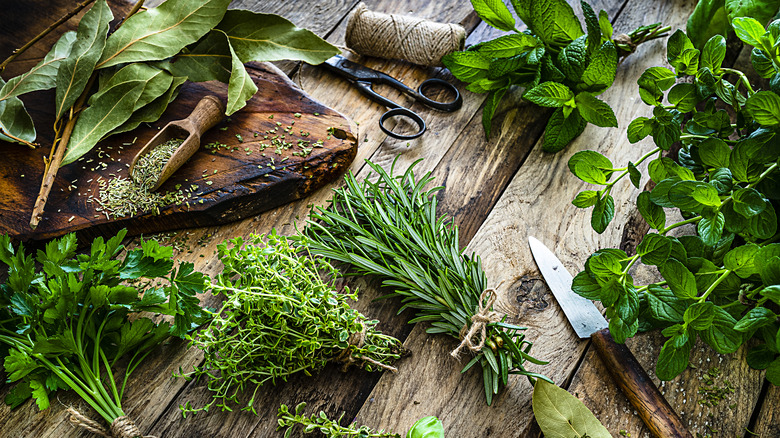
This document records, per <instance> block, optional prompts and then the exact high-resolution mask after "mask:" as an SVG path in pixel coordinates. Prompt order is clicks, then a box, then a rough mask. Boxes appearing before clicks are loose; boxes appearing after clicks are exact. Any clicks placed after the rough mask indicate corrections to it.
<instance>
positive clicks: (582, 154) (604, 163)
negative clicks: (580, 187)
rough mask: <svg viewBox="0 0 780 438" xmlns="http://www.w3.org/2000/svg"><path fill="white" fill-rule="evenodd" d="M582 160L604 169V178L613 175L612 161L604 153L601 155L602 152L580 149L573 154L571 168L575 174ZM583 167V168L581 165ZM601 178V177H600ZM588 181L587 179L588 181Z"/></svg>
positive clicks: (570, 162)
mask: <svg viewBox="0 0 780 438" xmlns="http://www.w3.org/2000/svg"><path fill="white" fill-rule="evenodd" d="M580 162H583V163H585V164H587V165H589V166H591V167H595V168H596V169H599V170H601V171H602V173H603V174H604V175H603V179H609V177H610V176H611V175H612V168H613V166H612V162H611V161H609V158H607V157H605V156H604V155H601V154H600V153H598V152H596V151H589V150H585V151H579V152H577V153H576V154H574V155H572V157H571V158H569V163H568V166H569V170H570V171H571V173H573V174H575V175H576V174H577V165H578V164H580ZM581 168H583V167H582V166H581ZM598 179H601V178H598ZM586 182H587V181H586Z"/></svg>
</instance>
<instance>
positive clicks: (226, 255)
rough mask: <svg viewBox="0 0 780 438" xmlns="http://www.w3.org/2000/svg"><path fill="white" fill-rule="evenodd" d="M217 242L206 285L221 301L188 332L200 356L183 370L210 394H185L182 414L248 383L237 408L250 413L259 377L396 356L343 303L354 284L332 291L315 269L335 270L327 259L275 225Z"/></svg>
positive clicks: (222, 401) (397, 347)
mask: <svg viewBox="0 0 780 438" xmlns="http://www.w3.org/2000/svg"><path fill="white" fill-rule="evenodd" d="M228 243H231V244H232V246H230V247H228ZM299 243H301V241H300V240H299ZM217 248H218V254H219V259H220V260H221V261H222V263H223V264H224V265H225V267H224V270H223V272H222V273H221V274H220V275H219V276H218V277H217V278H216V280H215V282H214V284H213V285H212V290H213V291H215V292H218V293H222V294H224V295H225V302H224V304H223V305H222V308H221V309H220V310H219V312H217V313H216V315H215V317H214V319H213V320H212V321H211V323H210V324H209V325H208V326H207V327H205V328H204V329H202V330H200V331H199V332H197V333H196V334H194V335H193V336H192V337H191V345H195V346H196V347H198V348H200V349H201V350H203V351H204V353H205V360H204V363H203V365H201V366H199V367H195V370H194V371H193V372H192V373H190V374H189V375H187V376H185V377H187V378H188V379H194V378H204V379H206V380H208V389H209V390H211V391H212V392H214V395H213V398H212V400H211V401H210V402H209V403H208V404H207V405H206V406H204V407H202V408H194V407H192V406H191V404H190V403H189V402H187V403H186V405H185V406H182V407H181V410H182V412H183V414H185V415H186V414H187V413H190V412H198V411H208V409H209V408H210V407H211V406H213V405H214V404H216V405H217V406H219V407H221V408H222V410H231V408H230V405H231V404H233V403H237V402H238V396H239V394H240V393H241V392H242V391H243V390H244V389H245V388H252V387H254V389H253V393H252V398H251V399H250V400H249V401H248V402H247V404H246V406H245V407H243V408H242V409H243V410H245V411H250V412H253V413H255V414H256V411H255V408H254V401H255V397H256V395H257V392H258V391H259V389H260V387H261V386H262V385H263V384H265V383H267V382H271V383H272V384H275V383H276V382H277V381H278V380H282V381H286V380H287V377H288V376H290V375H292V374H295V373H299V372H303V373H305V374H306V375H311V374H312V373H314V372H316V371H319V370H321V369H322V368H323V367H324V366H325V365H326V364H327V363H329V362H338V363H343V364H344V365H345V368H346V366H348V365H350V364H355V365H357V366H360V367H362V368H364V369H365V370H367V371H381V370H384V369H392V370H395V369H394V368H392V367H391V366H390V364H392V363H393V362H395V360H397V359H399V358H400V357H401V352H402V351H403V345H402V344H401V342H400V341H399V340H398V339H396V338H393V337H391V336H388V335H385V334H382V333H381V332H379V331H378V330H377V329H376V325H377V323H378V321H375V320H369V319H367V318H366V317H365V316H363V315H362V314H361V313H360V312H358V311H357V310H354V309H352V308H351V307H350V306H349V304H348V303H347V300H348V299H352V300H357V293H356V292H354V293H350V291H349V289H347V290H346V293H343V294H342V293H338V292H337V291H336V290H335V289H334V284H333V282H332V281H331V282H326V281H323V280H322V278H321V277H320V274H322V275H324V276H325V277H329V278H336V277H337V275H338V271H336V269H335V268H333V267H332V266H331V265H330V264H328V262H327V261H325V260H323V259H315V258H313V257H311V256H310V255H308V254H305V253H303V254H301V253H299V248H298V247H295V246H293V245H291V243H290V241H289V240H288V238H287V237H284V236H279V235H277V234H276V231H273V232H272V233H271V234H269V235H267V236H252V237H251V240H250V242H249V243H245V242H244V240H243V239H242V238H240V237H239V238H235V239H232V240H230V241H229V242H222V243H220V244H219V245H218V246H217ZM304 251H305V249H304Z"/></svg>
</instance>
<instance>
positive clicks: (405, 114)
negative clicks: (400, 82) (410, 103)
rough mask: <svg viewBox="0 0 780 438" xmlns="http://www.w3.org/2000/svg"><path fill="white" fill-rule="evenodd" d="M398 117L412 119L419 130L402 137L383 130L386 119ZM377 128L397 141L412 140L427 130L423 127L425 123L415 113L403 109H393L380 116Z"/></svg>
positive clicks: (385, 129)
mask: <svg viewBox="0 0 780 438" xmlns="http://www.w3.org/2000/svg"><path fill="white" fill-rule="evenodd" d="M398 116H400V117H408V118H410V119H412V120H413V121H414V123H416V124H417V127H418V128H420V130H419V131H417V132H416V133H414V134H411V135H402V134H396V133H395V132H393V131H391V130H389V129H387V128H385V121H386V120H387V119H390V118H393V117H398ZM379 128H380V129H381V130H382V132H384V133H385V134H387V135H389V136H390V137H393V138H397V139H399V140H412V139H414V138H417V137H419V136H421V135H423V133H425V130H426V129H427V127H426V126H425V121H424V120H423V119H422V117H420V116H419V115H418V114H417V113H416V112H414V111H412V110H410V109H406V108H403V107H401V108H393V109H391V110H390V111H388V112H386V113H384V114H382V117H380V118H379Z"/></svg>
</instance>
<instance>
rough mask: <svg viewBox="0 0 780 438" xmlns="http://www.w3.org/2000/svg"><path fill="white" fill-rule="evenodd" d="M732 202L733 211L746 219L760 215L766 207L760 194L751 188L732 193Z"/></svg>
mask: <svg viewBox="0 0 780 438" xmlns="http://www.w3.org/2000/svg"><path fill="white" fill-rule="evenodd" d="M732 200H733V201H734V211H736V212H737V213H739V214H741V215H742V216H744V217H746V218H751V217H753V216H755V215H757V214H760V213H761V212H762V211H764V210H765V209H766V207H767V205H768V204H767V201H766V200H764V197H763V196H761V193H759V192H758V190H756V189H753V188H750V189H739V190H736V191H734V193H733V195H732Z"/></svg>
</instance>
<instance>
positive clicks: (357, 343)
mask: <svg viewBox="0 0 780 438" xmlns="http://www.w3.org/2000/svg"><path fill="white" fill-rule="evenodd" d="M367 331H368V327H366V326H363V331H360V332H356V333H352V334H350V335H349V338H348V339H347V343H348V344H349V345H350V346H354V347H355V348H356V349H357V350H360V349H361V348H362V347H363V344H364V343H365V342H366V332H367ZM334 360H335V361H336V362H338V363H343V364H344V368H343V369H342V370H343V371H346V370H347V368H349V367H350V365H354V364H356V363H361V362H368V363H370V364H374V365H376V366H377V367H379V368H383V369H386V370H388V371H392V372H396V371H398V368H396V367H394V366H390V365H385V364H383V363H382V362H379V361H376V360H374V359H371V358H370V357H367V356H364V355H362V354H361V355H360V356H358V357H357V358H356V357H355V356H353V355H352V348H350V347H347V348H345V349H343V350H341V353H339V355H338V356H336V358H335V359H334Z"/></svg>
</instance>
